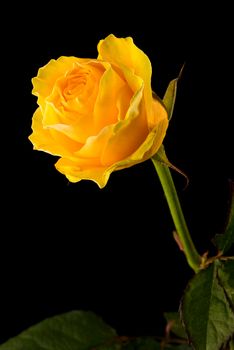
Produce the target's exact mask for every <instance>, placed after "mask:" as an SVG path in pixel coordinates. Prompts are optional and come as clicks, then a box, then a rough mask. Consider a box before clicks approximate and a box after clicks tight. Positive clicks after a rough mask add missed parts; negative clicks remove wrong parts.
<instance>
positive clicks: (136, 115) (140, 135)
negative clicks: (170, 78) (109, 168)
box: [101, 85, 148, 165]
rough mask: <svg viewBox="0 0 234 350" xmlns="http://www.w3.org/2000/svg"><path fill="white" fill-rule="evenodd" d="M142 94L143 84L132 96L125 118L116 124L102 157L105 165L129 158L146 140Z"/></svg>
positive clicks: (146, 129) (146, 132)
mask: <svg viewBox="0 0 234 350" xmlns="http://www.w3.org/2000/svg"><path fill="white" fill-rule="evenodd" d="M142 95H143V85H142V87H141V89H140V90H139V91H138V92H137V93H136V94H135V95H134V97H133V98H132V100H131V103H130V107H129V109H128V112H127V114H126V117H125V119H124V120H122V121H119V122H118V123H117V124H116V125H115V127H114V130H113V135H112V137H111V138H110V139H109V140H108V143H107V145H106V147H105V149H104V150H103V154H102V157H101V162H102V164H103V165H110V164H113V163H116V162H118V161H120V160H121V159H125V158H127V157H128V156H129V155H131V154H132V153H133V152H134V151H135V150H136V149H137V148H138V147H139V146H140V145H141V144H142V142H143V141H144V140H145V138H146V136H147V134H148V126H147V121H146V114H145V109H144V101H143V100H142Z"/></svg>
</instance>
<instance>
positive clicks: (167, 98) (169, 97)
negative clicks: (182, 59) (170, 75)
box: [163, 65, 184, 120]
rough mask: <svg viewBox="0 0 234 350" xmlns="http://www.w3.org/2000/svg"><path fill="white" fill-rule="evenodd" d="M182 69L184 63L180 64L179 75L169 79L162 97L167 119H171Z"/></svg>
mask: <svg viewBox="0 0 234 350" xmlns="http://www.w3.org/2000/svg"><path fill="white" fill-rule="evenodd" d="M183 69H184V65H183V66H182V68H181V70H180V73H179V76H178V77H177V78H176V79H173V80H172V81H170V83H169V85H168V87H167V90H166V92H165V95H164V97H163V104H164V106H165V107H166V109H167V113H168V119H169V120H171V117H172V114H173V111H174V106H175V100H176V93H177V85H178V81H179V79H180V78H181V75H182V72H183Z"/></svg>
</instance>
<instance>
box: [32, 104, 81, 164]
mask: <svg viewBox="0 0 234 350" xmlns="http://www.w3.org/2000/svg"><path fill="white" fill-rule="evenodd" d="M32 130H33V132H32V134H31V135H30V136H29V140H30V141H31V142H32V144H33V146H34V149H36V150H39V151H44V152H47V153H50V154H53V155H57V156H66V157H73V153H74V152H76V151H77V150H79V149H80V147H81V144H79V143H77V142H74V141H72V140H71V139H69V138H68V137H67V136H65V135H63V134H61V133H59V132H57V131H56V130H48V129H45V128H44V127H43V124H42V113H41V109H40V107H39V108H37V110H36V111H35V113H34V115H33V119H32Z"/></svg>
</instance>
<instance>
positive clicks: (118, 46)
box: [98, 34, 152, 113]
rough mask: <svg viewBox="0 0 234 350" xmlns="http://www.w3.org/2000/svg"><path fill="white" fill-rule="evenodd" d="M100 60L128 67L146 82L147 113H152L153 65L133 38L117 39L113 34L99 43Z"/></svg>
mask: <svg viewBox="0 0 234 350" xmlns="http://www.w3.org/2000/svg"><path fill="white" fill-rule="evenodd" d="M98 53H99V55H98V59H101V60H105V61H107V62H111V63H112V64H114V65H117V66H119V67H120V68H122V66H125V67H127V68H128V69H130V70H131V71H132V73H133V74H135V75H138V76H139V77H141V78H142V79H143V80H144V86H145V91H144V98H145V103H146V109H147V110H148V112H147V113H151V103H152V90H151V74H152V68H151V63H150V60H149V58H148V57H147V55H146V54H145V53H144V52H143V51H142V50H140V49H139V48H138V47H137V46H136V45H135V44H134V42H133V39H132V38H131V37H128V38H117V37H115V36H114V35H113V34H110V35H109V36H107V37H106V38H105V39H104V40H100V41H99V43H98Z"/></svg>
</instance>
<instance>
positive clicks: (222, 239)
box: [213, 182, 234, 254]
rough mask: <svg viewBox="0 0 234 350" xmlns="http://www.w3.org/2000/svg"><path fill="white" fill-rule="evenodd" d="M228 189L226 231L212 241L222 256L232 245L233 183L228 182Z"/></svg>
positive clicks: (233, 228)
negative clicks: (229, 194)
mask: <svg viewBox="0 0 234 350" xmlns="http://www.w3.org/2000/svg"><path fill="white" fill-rule="evenodd" d="M230 187H231V194H232V195H231V203H230V209H229V215H228V221H227V225H226V229H225V231H224V233H223V234H217V235H216V236H215V237H214V239H213V242H214V244H215V245H216V247H217V248H218V249H219V250H220V251H221V252H222V253H223V254H225V253H227V252H228V250H229V249H230V248H231V246H232V245H233V244H234V182H230Z"/></svg>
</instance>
